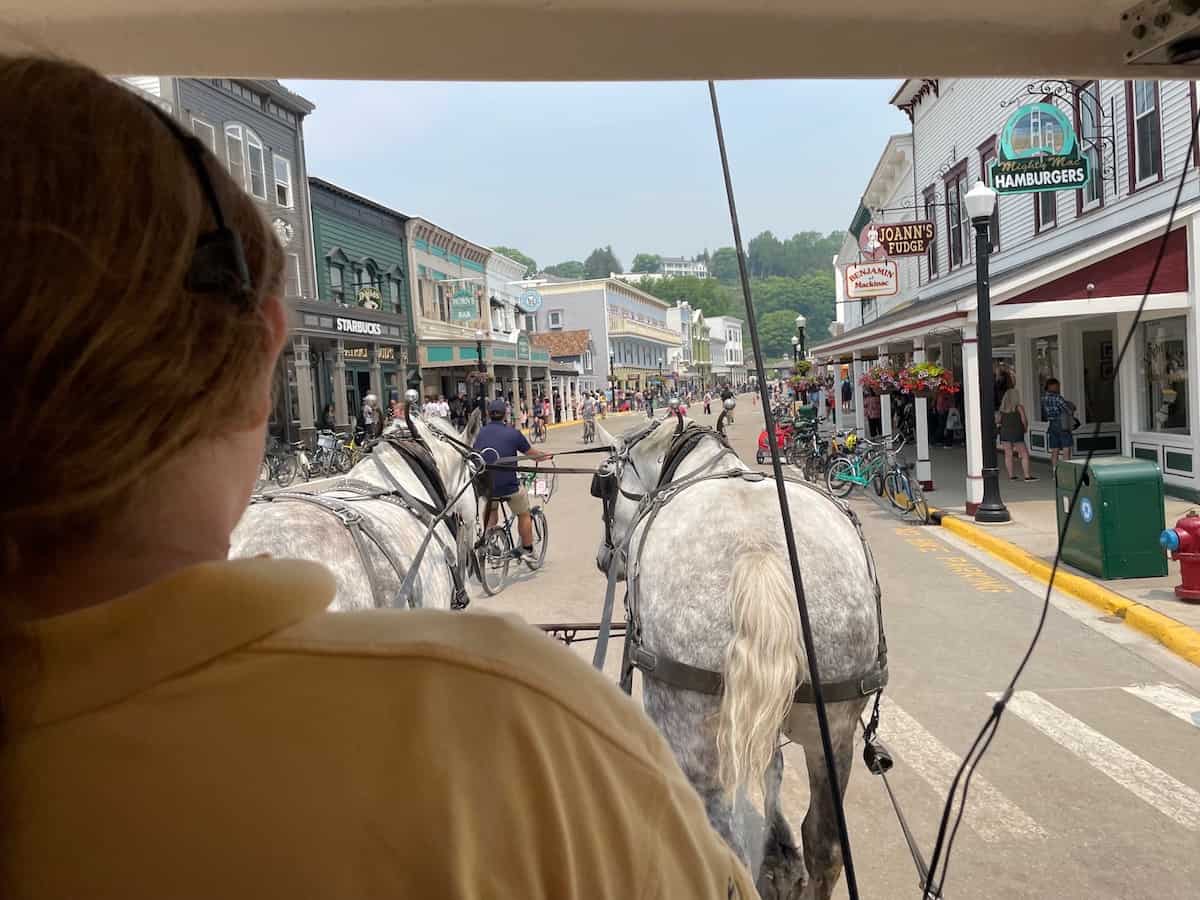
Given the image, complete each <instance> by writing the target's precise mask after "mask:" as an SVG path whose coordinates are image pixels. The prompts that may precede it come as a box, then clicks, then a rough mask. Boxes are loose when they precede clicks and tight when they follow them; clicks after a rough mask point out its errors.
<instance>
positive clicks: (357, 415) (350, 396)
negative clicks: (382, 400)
mask: <svg viewBox="0 0 1200 900" xmlns="http://www.w3.org/2000/svg"><path fill="white" fill-rule="evenodd" d="M369 393H371V373H370V372H368V371H366V370H365V369H351V368H349V367H347V369H346V409H347V410H348V411H349V418H350V421H351V422H354V421H357V420H358V419H361V418H362V404H363V398H364V397H366V396H367V394H369Z"/></svg>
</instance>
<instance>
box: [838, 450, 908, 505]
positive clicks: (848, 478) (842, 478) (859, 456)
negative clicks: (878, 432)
mask: <svg viewBox="0 0 1200 900" xmlns="http://www.w3.org/2000/svg"><path fill="white" fill-rule="evenodd" d="M903 446H904V438H903V436H901V435H894V436H892V437H891V438H884V439H882V440H879V441H872V440H869V439H868V438H862V437H860V438H858V440H857V441H856V442H855V449H856V450H859V451H860V452H857V453H855V454H854V455H853V456H840V457H838V458H837V459H835V460H834V461H833V462H831V463H830V464H829V468H828V469H827V470H826V472H825V487H826V489H827V490H828V491H829V493H830V494H832V495H833V496H835V497H845V496H847V495H848V494H849V493H850V492H851V491H852V490H854V487H855V486H856V485H857V486H858V487H866V486H867V485H868V484H870V485H872V486H874V488H875V493H876V494H877V495H878V496H883V476H884V474H885V473H886V472H887V468H888V465H889V463H890V459H891V456H890V454H893V453H896V452H898V451H899V450H900V448H901V447H903Z"/></svg>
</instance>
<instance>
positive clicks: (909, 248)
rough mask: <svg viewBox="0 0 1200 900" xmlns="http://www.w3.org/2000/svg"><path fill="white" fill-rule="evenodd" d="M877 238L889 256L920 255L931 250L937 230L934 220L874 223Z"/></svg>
mask: <svg viewBox="0 0 1200 900" xmlns="http://www.w3.org/2000/svg"><path fill="white" fill-rule="evenodd" d="M871 227H872V228H873V229H875V239H876V240H877V241H879V246H880V247H882V248H883V252H884V253H886V254H887V255H888V256H920V255H921V254H922V253H926V252H927V251H928V250H929V245H930V244H931V243H933V238H934V235H936V234H937V231H936V230H935V229H934V227H933V223H932V222H897V223H895V224H894V225H886V224H881V225H872V226H871Z"/></svg>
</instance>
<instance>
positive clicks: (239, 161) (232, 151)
mask: <svg viewBox="0 0 1200 900" xmlns="http://www.w3.org/2000/svg"><path fill="white" fill-rule="evenodd" d="M245 147H246V142H245V140H244V139H243V137H242V126H241V125H226V126H225V159H226V162H227V164H228V165H229V174H230V175H232V176H233V180H234V181H236V182H237V183H238V184H241V185H244V184H245V183H246V150H245Z"/></svg>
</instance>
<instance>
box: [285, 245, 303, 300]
mask: <svg viewBox="0 0 1200 900" xmlns="http://www.w3.org/2000/svg"><path fill="white" fill-rule="evenodd" d="M283 295H284V296H285V297H299V296H300V254H298V253H289V254H288V255H287V265H286V266H285V267H284V283H283Z"/></svg>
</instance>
